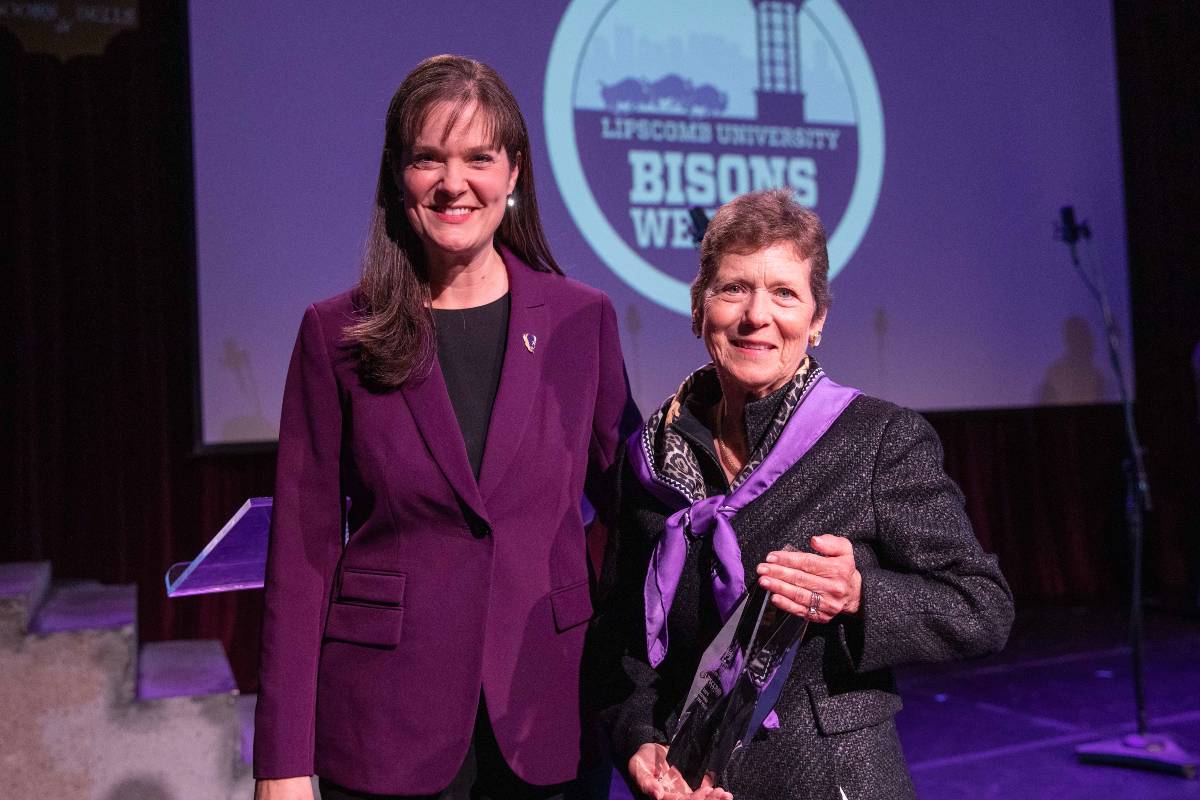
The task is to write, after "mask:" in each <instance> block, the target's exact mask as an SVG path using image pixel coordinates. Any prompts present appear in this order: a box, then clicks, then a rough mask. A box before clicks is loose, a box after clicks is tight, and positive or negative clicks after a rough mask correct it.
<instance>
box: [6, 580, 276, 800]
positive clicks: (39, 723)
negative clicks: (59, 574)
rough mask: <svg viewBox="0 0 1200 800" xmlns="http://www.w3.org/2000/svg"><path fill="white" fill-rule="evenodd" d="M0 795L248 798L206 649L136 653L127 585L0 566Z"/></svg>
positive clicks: (229, 678) (223, 683)
mask: <svg viewBox="0 0 1200 800" xmlns="http://www.w3.org/2000/svg"><path fill="white" fill-rule="evenodd" d="M0 675H3V676H4V679H3V680H2V681H0V741H2V742H3V746H2V747H0V772H2V773H3V774H4V776H5V777H4V789H3V790H0V795H3V796H5V797H9V796H11V797H72V798H76V797H77V798H88V799H89V800H115V798H127V797H128V798H135V797H138V798H142V797H144V798H179V799H180V800H182V798H188V800H206V799H207V798H213V800H229V798H235V797H236V798H240V799H241V800H244V798H248V797H250V796H251V794H252V792H253V779H252V778H251V776H250V768H249V766H248V765H247V763H245V762H244V761H243V759H242V757H241V750H242V737H241V735H240V733H241V728H240V726H239V721H238V712H239V704H238V699H239V698H238V695H237V687H236V684H235V682H234V678H233V674H232V671H231V670H230V667H229V661H228V659H227V658H226V656H225V651H224V648H223V647H222V646H221V644H220V642H217V641H177V642H155V643H151V644H147V645H146V646H144V647H142V648H141V650H140V652H139V650H138V648H137V592H136V588H135V587H134V586H106V585H103V584H100V583H96V582H94V581H64V582H51V580H50V568H49V565H48V564H45V563H38V564H6V565H0Z"/></svg>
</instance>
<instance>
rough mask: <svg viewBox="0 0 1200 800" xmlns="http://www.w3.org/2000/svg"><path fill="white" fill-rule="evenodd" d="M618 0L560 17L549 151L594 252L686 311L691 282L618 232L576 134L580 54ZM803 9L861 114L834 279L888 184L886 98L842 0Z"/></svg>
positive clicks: (835, 244)
mask: <svg viewBox="0 0 1200 800" xmlns="http://www.w3.org/2000/svg"><path fill="white" fill-rule="evenodd" d="M615 2H616V0H574V2H572V3H571V4H570V5H569V6H568V7H567V10H566V11H565V12H563V16H562V19H561V20H560V21H559V23H558V30H557V31H556V32H555V34H554V41H553V42H552V43H551V45H550V56H549V59H548V60H547V62H546V81H545V85H544V88H543V102H542V119H543V124H544V126H545V132H546V149H547V152H548V153H549V156H550V167H551V169H552V171H553V172H554V177H555V180H556V181H557V183H558V189H559V193H560V194H561V195H562V198H563V202H565V203H566V205H567V211H568V212H569V213H570V215H571V217H572V218H573V219H574V221H575V226H576V227H577V228H579V231H580V232H581V233H582V234H583V238H584V239H585V240H587V243H588V245H589V246H590V247H591V248H592V251H593V252H595V253H596V255H597V256H599V257H600V260H601V261H603V262H604V264H605V265H606V266H607V267H608V268H609V269H610V270H612V272H613V273H615V274H616V275H617V277H618V278H620V279H621V280H622V281H624V282H625V283H626V284H627V285H628V286H629V287H630V288H632V289H633V290H634V291H636V292H638V293H639V294H641V295H642V296H643V297H646V298H647V299H648V300H650V301H652V302H654V303H657V304H658V305H660V306H662V307H664V308H667V309H670V310H671V311H675V312H677V313H679V314H682V315H684V316H690V315H691V313H692V306H691V294H690V287H689V286H688V284H687V283H684V282H683V281H681V280H679V279H678V278H675V277H673V276H671V275H668V274H666V273H665V272H663V271H662V270H660V269H659V268H658V267H656V266H654V265H653V264H651V263H650V262H649V261H647V260H646V259H645V258H644V257H643V256H642V255H641V254H639V253H638V252H637V251H636V250H634V249H633V248H632V247H631V246H630V245H629V243H628V242H626V241H625V240H624V239H623V238H621V235H620V234H618V233H617V231H616V229H615V228H614V227H613V225H612V223H611V222H609V220H608V217H607V216H606V215H605V214H604V211H603V210H602V209H601V208H600V204H599V203H598V202H597V201H596V196H595V195H594V194H592V190H591V186H590V185H589V183H588V180H587V176H586V175H585V174H584V171H583V163H582V162H581V161H580V159H579V149H578V145H577V143H576V138H575V120H574V113H575V103H574V97H575V84H576V82H577V78H578V70H579V57H580V55H581V54H582V51H583V47H584V46H585V45H586V44H587V42H588V40H589V39H591V35H592V32H593V30H594V28H595V26H596V25H597V24H598V23H599V21H600V19H601V18H602V17H603V16H604V13H605V12H606V11H607V10H608V8H609V7H611V6H612V5H613V3H615ZM804 10H805V11H806V12H809V13H811V14H812V15H813V16H814V17H815V18H816V19H817V20H818V21H819V23H821V25H822V28H823V29H824V30H825V31H826V33H827V34H828V35H829V36H830V37H832V38H833V39H834V41H836V42H838V43H839V44H842V45H843V46H844V49H841V50H839V55H840V56H841V61H842V63H843V64H844V66H845V70H846V72H847V77H848V78H849V84H850V98H851V101H852V102H853V104H854V107H855V111H856V112H857V117H858V119H857V123H858V139H859V147H858V164H857V169H856V172H855V176H854V187H853V189H852V190H851V192H850V202H849V204H848V205H847V207H846V212H845V213H844V214H843V215H842V218H841V220H839V221H838V226H837V228H836V229H835V230H834V231H833V232H832V233H831V234H830V235H829V245H828V247H829V277H830V279H831V280H832V279H833V278H834V277H835V276H836V275H837V274H838V273H839V272H841V270H842V268H843V267H845V266H846V263H847V262H848V261H849V260H850V258H851V256H853V255H854V252H855V250H857V249H858V246H859V244H860V243H861V242H862V238H863V236H864V235H865V234H866V232H867V228H868V227H869V226H870V224H871V218H872V217H873V216H874V214H875V206H876V204H877V203H878V202H879V192H880V188H881V187H882V185H883V156H884V152H883V151H884V133H883V103H882V101H881V100H880V97H879V86H878V84H877V83H876V82H875V71H874V70H873V69H872V68H871V62H870V60H869V59H868V58H867V52H866V49H865V48H864V47H863V44H862V40H861V39H860V38H859V36H858V32H857V31H855V30H854V26H853V25H852V24H851V23H850V19H849V17H847V16H846V13H845V12H844V11H843V10H842V8H841V6H839V5H838V4H837V2H836V0H809V2H808V3H806V4H805V6H804Z"/></svg>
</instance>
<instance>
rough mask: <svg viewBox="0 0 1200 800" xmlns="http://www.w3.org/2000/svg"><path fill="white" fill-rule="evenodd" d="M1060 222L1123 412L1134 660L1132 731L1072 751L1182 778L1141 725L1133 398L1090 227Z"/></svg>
mask: <svg viewBox="0 0 1200 800" xmlns="http://www.w3.org/2000/svg"><path fill="white" fill-rule="evenodd" d="M1059 217H1060V220H1061V224H1060V225H1059V231H1058V233H1059V236H1058V238H1059V239H1061V240H1062V241H1063V242H1065V243H1066V245H1067V247H1068V248H1069V249H1070V251H1071V265H1072V266H1073V267H1074V268H1075V271H1076V272H1078V273H1079V277H1080V278H1081V279H1082V280H1083V283H1084V285H1085V286H1086V287H1087V288H1088V291H1089V292H1090V293H1091V294H1092V296H1093V297H1094V298H1095V299H1096V302H1097V303H1098V304H1099V306H1100V312H1101V315H1102V316H1103V318H1104V332H1105V340H1106V341H1107V342H1108V359H1109V363H1110V364H1111V366H1112V369H1113V372H1114V373H1115V375H1116V379H1117V392H1118V395H1119V397H1120V400H1121V409H1122V411H1123V413H1124V417H1125V444H1126V447H1127V448H1128V456H1127V457H1126V458H1125V460H1124V461H1123V463H1122V466H1123V471H1124V473H1125V525H1126V527H1127V529H1128V531H1129V548H1130V551H1131V560H1132V561H1133V579H1132V581H1131V590H1130V595H1131V597H1130V601H1129V639H1130V645H1131V651H1132V660H1133V699H1134V714H1135V720H1134V721H1135V724H1136V732H1135V733H1131V734H1128V735H1126V736H1119V737H1117V738H1115V739H1106V740H1103V741H1099V742H1091V743H1089V744H1082V745H1079V746H1078V747H1076V748H1075V755H1076V757H1077V758H1078V759H1079V761H1080V762H1081V763H1084V764H1109V765H1114V766H1121V767H1132V768H1135V769H1145V770H1153V771H1155V772H1167V773H1170V774H1172V775H1179V776H1181V777H1184V778H1195V777H1196V759H1195V758H1193V757H1192V756H1191V755H1190V754H1188V753H1187V752H1186V751H1185V750H1183V749H1182V748H1181V747H1179V745H1177V744H1175V742H1174V740H1172V739H1171V737H1169V736H1167V735H1165V734H1158V733H1150V732H1148V731H1147V727H1146V689H1145V677H1144V674H1143V671H1142V665H1143V651H1142V645H1143V625H1142V549H1143V540H1144V535H1143V534H1144V527H1143V521H1144V517H1143V515H1144V513H1145V512H1146V511H1150V510H1152V509H1153V505H1152V502H1151V499H1150V482H1149V480H1148V479H1147V477H1146V464H1145V461H1144V460H1143V458H1142V445H1141V442H1140V441H1139V440H1138V434H1137V426H1136V425H1135V424H1134V419H1133V399H1132V398H1131V397H1130V396H1129V390H1128V389H1127V388H1126V385H1125V370H1124V368H1123V367H1122V364H1121V351H1120V337H1119V335H1118V333H1117V323H1116V320H1115V319H1114V318H1113V313H1112V306H1111V305H1110V304H1109V302H1108V294H1107V293H1106V292H1105V290H1104V283H1103V281H1102V280H1101V278H1100V275H1099V272H1098V271H1097V270H1096V269H1095V268H1094V267H1093V268H1092V269H1091V270H1090V271H1089V269H1088V268H1085V267H1084V265H1083V264H1082V263H1081V262H1080V260H1079V252H1078V244H1079V240H1080V239H1090V238H1091V237H1092V232H1091V230H1090V229H1089V228H1088V225H1087V222H1076V221H1075V209H1074V208H1073V207H1072V206H1063V207H1062V208H1061V209H1060V210H1059Z"/></svg>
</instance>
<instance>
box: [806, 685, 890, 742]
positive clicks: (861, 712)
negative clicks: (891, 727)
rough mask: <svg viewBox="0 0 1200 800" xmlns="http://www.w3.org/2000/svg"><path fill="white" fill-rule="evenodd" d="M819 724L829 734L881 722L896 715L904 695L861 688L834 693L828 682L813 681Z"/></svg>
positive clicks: (819, 727) (812, 686) (812, 691)
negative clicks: (901, 697) (817, 682)
mask: <svg viewBox="0 0 1200 800" xmlns="http://www.w3.org/2000/svg"><path fill="white" fill-rule="evenodd" d="M808 695H809V697H810V698H811V699H812V705H813V715H814V716H815V717H816V720H817V728H818V729H819V730H820V731H821V733H823V734H825V735H826V736H831V735H833V734H837V733H849V732H850V731H856V730H859V729H860V728H869V727H871V726H872V725H878V724H879V723H881V722H884V721H886V720H888V719H891V718H892V717H894V716H895V715H896V712H898V711H899V710H900V708H901V707H902V706H903V705H904V704H903V703H902V702H901V701H900V695H898V694H895V693H894V692H887V691H884V690H882V689H858V690H855V691H850V692H845V693H844V694H835V695H830V694H829V690H828V688H826V686H825V685H824V684H810V685H809V686H808Z"/></svg>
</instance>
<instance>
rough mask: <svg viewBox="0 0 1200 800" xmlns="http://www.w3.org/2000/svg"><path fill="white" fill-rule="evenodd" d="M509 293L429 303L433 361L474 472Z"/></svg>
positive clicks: (500, 356)
mask: <svg viewBox="0 0 1200 800" xmlns="http://www.w3.org/2000/svg"><path fill="white" fill-rule="evenodd" d="M508 307H509V295H507V294H505V295H504V296H503V297H501V298H500V299H499V300H493V301H492V302H490V303H488V304H487V305H482V306H476V307H475V308H456V309H443V308H435V309H433V323H434V327H435V328H436V330H437V345H438V363H439V364H441V367H442V376H443V377H444V378H445V379H446V391H447V392H448V393H449V394H450V404H451V405H452V406H454V416H455V417H457V418H458V427H459V429H461V430H462V437H463V442H464V443H465V444H466V446H467V459H468V460H469V461H470V462H471V469H472V470H473V471H474V473H475V477H476V478H478V477H479V467H480V465H481V464H482V463H483V445H484V442H485V441H487V432H488V423H489V422H490V421H491V418H492V404H493V403H494V402H495V401H496V389H497V388H498V387H499V386H500V370H501V369H502V368H503V367H504V343H505V341H506V340H507V339H508Z"/></svg>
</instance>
